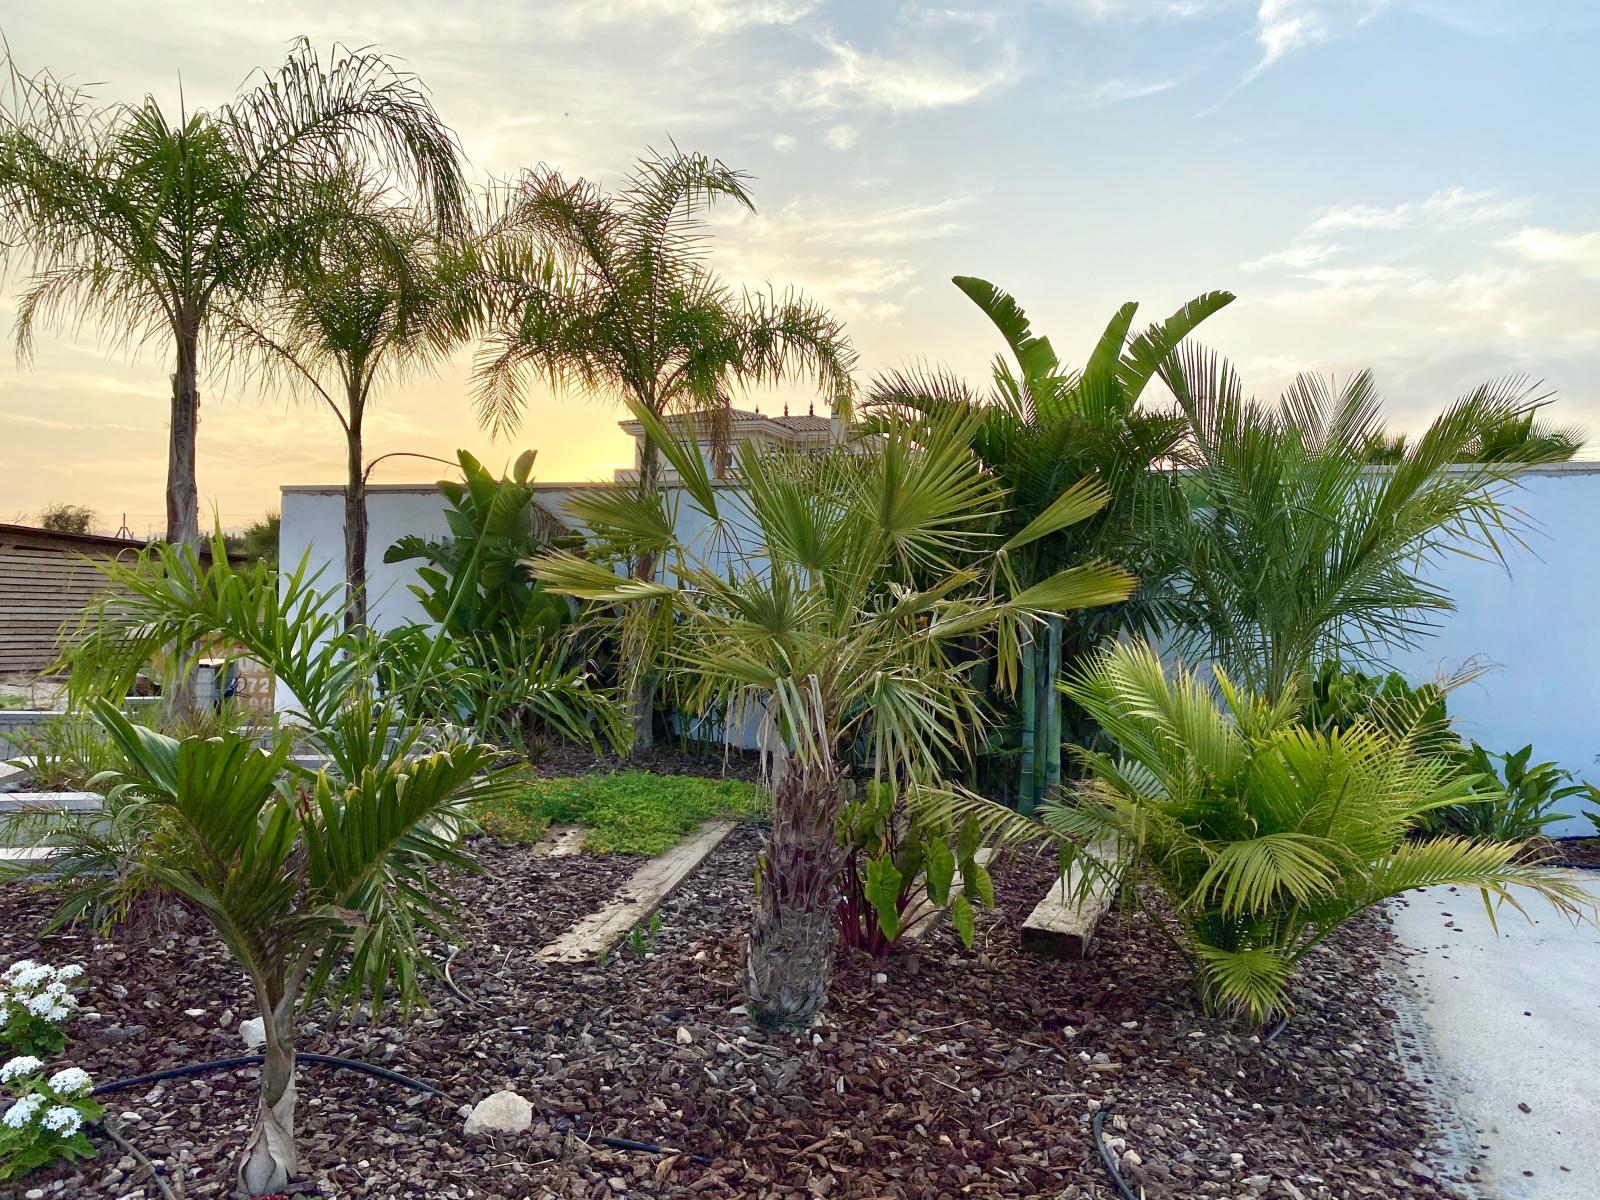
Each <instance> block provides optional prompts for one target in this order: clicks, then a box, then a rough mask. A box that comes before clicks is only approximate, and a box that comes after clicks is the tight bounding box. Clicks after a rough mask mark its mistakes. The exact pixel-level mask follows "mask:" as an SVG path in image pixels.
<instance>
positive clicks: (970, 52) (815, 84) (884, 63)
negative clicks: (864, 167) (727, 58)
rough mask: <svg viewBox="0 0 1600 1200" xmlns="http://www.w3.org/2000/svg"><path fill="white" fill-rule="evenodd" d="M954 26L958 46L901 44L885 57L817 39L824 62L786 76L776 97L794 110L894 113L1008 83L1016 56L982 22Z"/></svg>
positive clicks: (946, 103) (1011, 45) (949, 102)
mask: <svg viewBox="0 0 1600 1200" xmlns="http://www.w3.org/2000/svg"><path fill="white" fill-rule="evenodd" d="M943 24H945V25H948V24H949V22H948V21H946V22H944V23H943ZM962 29H963V31H964V34H965V36H964V39H963V40H962V41H961V43H960V44H958V45H955V46H951V45H948V44H944V43H946V42H948V40H949V39H948V38H939V39H933V40H929V39H920V38H918V39H907V40H906V42H905V43H903V44H902V45H900V46H897V48H896V50H895V51H894V52H892V53H878V52H874V51H869V50H862V49H859V48H858V47H857V46H856V45H854V44H853V43H851V42H848V41H841V40H838V39H836V38H824V39H823V40H822V41H821V42H820V45H821V48H822V49H823V51H824V53H825V54H826V57H827V61H826V62H824V63H823V64H822V65H821V66H817V67H812V68H809V69H806V70H802V71H797V72H795V73H793V74H791V75H790V76H789V77H788V78H787V79H785V80H783V82H782V83H781V84H780V85H779V88H778V92H779V95H780V97H781V98H782V99H783V100H784V101H785V102H786V103H787V104H788V105H790V106H792V107H795V108H802V109H841V108H855V109H865V110H878V111H883V112H891V113H899V112H912V111H917V110H921V109H937V108H949V107H951V106H954V105H959V104H967V103H969V102H971V101H973V100H976V99H977V98H979V97H980V96H983V95H984V94H986V93H988V92H992V91H996V90H999V89H1001V88H1004V87H1006V86H1008V85H1010V84H1012V83H1014V82H1016V80H1017V78H1018V76H1019V75H1020V73H1021V67H1022V54H1021V51H1020V50H1019V48H1018V47H1017V45H1016V43H1015V42H1013V41H1011V40H1009V39H1000V40H996V39H995V38H994V37H993V36H992V28H991V26H990V24H989V23H988V22H987V21H980V22H976V23H974V24H972V25H970V26H962ZM974 58H978V59H979V60H980V61H978V62H976V63H974V62H973V61H972V59H974Z"/></svg>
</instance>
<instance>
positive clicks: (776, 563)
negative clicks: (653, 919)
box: [533, 404, 1133, 1024]
mask: <svg viewBox="0 0 1600 1200" xmlns="http://www.w3.org/2000/svg"><path fill="white" fill-rule="evenodd" d="M633 408H634V413H635V415H636V416H637V417H638V419H639V420H640V422H641V423H642V424H643V425H644V426H645V428H646V429H647V430H648V431H649V433H650V434H651V435H652V436H653V437H654V438H655V439H656V441H657V444H658V445H659V446H660V447H661V449H662V452H663V454H665V456H666V457H667V459H668V461H669V462H670V463H671V464H672V466H673V467H675V468H676V469H677V470H678V472H679V473H680V475H681V477H682V478H683V480H684V484H685V488H686V492H687V495H688V503H690V504H691V505H692V506H693V508H694V509H695V510H696V511H697V512H698V514H699V515H700V516H701V517H703V518H704V523H705V524H707V525H709V526H710V527H711V528H712V529H716V528H719V527H731V528H737V529H740V530H753V531H755V534H756V536H757V538H758V539H759V542H760V545H761V546H762V548H763V550H764V561H763V560H756V561H750V562H739V561H736V560H729V559H728V558H727V557H726V555H720V556H719V554H718V553H717V546H718V545H719V543H717V542H716V540H715V539H711V540H709V541H707V542H706V543H704V544H702V545H700V546H685V545H684V544H682V543H681V542H679V541H678V540H677V539H676V536H675V534H674V530H675V529H676V528H677V527H678V523H677V522H676V521H675V520H674V519H673V517H674V516H675V514H674V513H672V512H670V511H668V510H667V508H666V507H665V506H664V505H663V504H661V503H660V502H659V500H658V499H657V498H654V497H641V496H640V495H639V494H638V493H637V492H634V491H628V490H620V491H616V492H612V493H606V494H599V495H590V496H587V497H585V498H582V499H581V500H579V501H578V502H577V503H576V504H575V505H574V508H573V515H574V516H575V517H577V518H578V519H580V520H582V521H583V522H584V523H585V524H586V525H588V526H589V527H590V528H591V529H593V530H595V532H596V534H597V535H598V536H599V538H600V539H601V540H602V541H611V542H614V543H616V544H620V545H629V544H637V543H638V542H639V540H640V539H641V538H644V539H647V546H648V548H649V549H651V550H653V551H655V552H657V553H659V554H661V555H664V556H665V558H666V560H667V562H668V564H669V566H670V570H671V573H672V575H673V577H674V578H675V579H676V581H677V584H678V586H669V585H668V584H665V583H654V582H650V581H645V580H637V579H626V578H620V577H619V576H617V575H616V574H614V573H613V572H612V571H611V570H610V569H609V568H608V567H607V566H606V565H604V564H603V563H601V562H597V561H594V560H592V559H587V558H580V557H578V556H576V555H573V554H569V553H550V554H546V555H544V556H542V557H540V558H538V559H536V560H534V563H533V570H534V573H535V575H536V576H537V577H538V578H539V579H540V580H541V581H543V582H544V583H545V584H546V585H547V586H549V587H551V588H553V589H555V590H557V591H563V592H566V593H568V594H571V595H574V596H578V597H581V598H585V599H591V600H600V601H604V602H607V603H611V604H617V605H622V606H625V607H627V608H629V609H631V612H632V618H633V619H636V620H638V621H641V622H645V623H653V622H655V621H656V620H657V619H658V618H657V617H656V616H655V615H654V614H652V613H651V612H650V611H649V610H650V608H651V607H652V606H658V607H659V608H661V609H663V610H665V611H666V612H667V614H668V617H667V619H666V623H667V625H668V628H669V629H670V631H671V635H672V639H673V640H672V642H671V645H670V649H669V651H668V653H667V654H666V655H665V662H666V667H665V677H666V679H667V681H668V682H669V683H670V684H672V685H673V686H675V687H676V688H677V689H678V693H679V694H680V695H681V696H682V697H683V707H684V709H685V711H686V712H687V713H689V714H691V715H692V716H693V717H694V718H708V717H711V716H713V715H718V716H720V717H721V718H722V719H723V720H724V721H726V722H727V723H728V727H730V728H741V727H744V726H746V725H747V724H748V723H750V722H752V721H759V722H761V723H763V724H765V725H766V726H767V727H768V728H769V729H770V730H771V731H772V732H773V734H774V735H775V736H776V738H777V739H778V740H779V741H781V743H782V744H783V745H784V746H785V747H786V748H787V751H788V758H787V764H786V766H785V768H784V769H783V770H781V771H780V772H778V773H777V778H776V780H775V783H774V792H773V824H772V832H771V835H770V837H769V838H768V841H767V845H766V847H765V851H764V853H763V855H762V859H761V865H760V868H759V874H758V880H757V899H756V914H755V921H754V925H753V927H752V930H751V934H750V941H749V949H748V956H747V978H746V993H747V997H748V1000H749V1005H750V1010H751V1014H752V1016H753V1017H755V1018H756V1019H757V1020H760V1021H766V1022H774V1023H782V1024H794V1023H803V1022H805V1021H808V1020H809V1019H810V1018H811V1017H812V1016H813V1015H814V1014H815V1013H816V1012H817V1011H818V1010H819V1009H820V1008H821V1007H822V1005H823V1003H824V1002H825V1000H826V998H827V991H828V986H829V982H830V980H831V976H832V965H833V956H834V951H835V946H836V943H837V936H838V934H837V928H836V926H835V906H836V899H837V886H838V877H839V871H840V865H841V850H840V846H839V837H838V832H837V825H838V818H839V814H840V809H841V806H842V805H843V803H844V802H845V800H846V798H847V797H848V795H849V794H850V790H851V789H852V788H853V787H854V786H855V783H854V779H855V776H856V773H857V772H858V771H860V772H864V773H867V774H870V775H871V777H872V778H873V779H875V780H877V781H881V782H884V783H887V784H888V785H889V786H890V787H892V788H893V789H894V790H895V791H896V792H897V793H904V792H906V791H909V790H925V791H938V790H939V789H940V788H941V787H942V780H943V779H944V778H945V776H946V774H947V772H948V771H949V770H950V769H951V768H952V767H954V766H956V765H957V764H958V763H959V762H960V760H961V756H962V755H963V754H965V753H969V752H970V751H971V749H972V747H973V739H974V738H975V737H977V736H978V735H979V734H980V733H981V731H982V728H983V725H984V713H983V706H982V705H981V703H980V701H979V699H978V693H977V692H976V690H975V689H974V687H973V685H972V683H971V681H970V679H969V678H968V676H969V674H970V671H971V669H972V665H973V662H974V660H973V658H972V657H971V656H970V654H967V653H965V651H966V649H967V648H968V647H969V646H970V645H971V643H972V642H973V641H974V640H978V641H980V642H992V643H994V644H995V645H996V646H997V648H998V649H997V654H998V657H999V659H1000V662H1001V675H1002V678H1003V680H1005V681H1007V682H1008V683H1009V684H1011V685H1013V686H1014V684H1015V678H1016V674H1015V665H1016V654H1017V644H1018V640H1019V638H1020V637H1021V635H1022V631H1023V630H1024V629H1026V628H1029V627H1031V626H1034V625H1036V624H1037V623H1038V622H1039V621H1041V620H1043V619H1045V618H1047V617H1049V616H1055V615H1059V614H1060V613H1062V612H1066V611H1069V610H1072V609H1075V608H1079V607H1083V606H1088V605H1094V604H1109V603H1115V602H1117V601H1119V600H1121V599H1123V598H1125V597H1126V596H1127V595H1128V593H1129V592H1130V591H1131V590H1132V587H1133V580H1132V578H1131V577H1130V576H1129V575H1128V574H1127V573H1126V572H1125V571H1123V570H1122V569H1121V568H1119V567H1115V566H1112V565H1110V564H1107V563H1100V562H1091V563H1087V564H1082V565H1078V566H1073V567H1066V568H1063V569H1061V570H1059V571H1057V572H1055V573H1054V574H1052V575H1050V576H1048V577H1046V578H1044V579H1041V580H1038V581H1036V582H1031V583H1028V584H1024V583H1022V582H1021V581H1020V580H1019V579H1018V578H1017V575H1016V572H1015V571H1013V570H1012V567H1011V563H1012V560H1013V556H1015V555H1016V554H1018V553H1019V552H1021V551H1022V550H1023V549H1024V548H1026V547H1027V546H1029V545H1031V544H1032V543H1033V542H1034V541H1036V540H1038V539H1039V538H1043V537H1048V536H1050V535H1051V534H1052V533H1054V532H1056V531H1057V530H1059V529H1061V528H1064V527H1066V526H1068V525H1070V524H1072V523H1074V522H1076V521H1081V520H1083V519H1085V518H1087V517H1089V516H1091V515H1093V514H1094V513H1095V512H1096V511H1097V510H1099V509H1100V508H1101V506H1103V505H1104V504H1105V502H1106V496H1105V492H1104V490H1103V489H1102V488H1100V487H1099V486H1098V485H1095V484H1093V483H1092V482H1082V483H1079V484H1077V485H1075V486H1073V487H1070V488H1067V489H1065V490H1064V491H1063V492H1062V493H1061V495H1059V496H1058V497H1057V499H1056V502H1055V503H1054V504H1052V505H1050V506H1049V507H1048V508H1047V509H1046V510H1045V511H1044V512H1042V513H1041V514H1040V515H1039V516H1038V517H1037V518H1036V519H1035V520H1034V521H1032V522H1030V523H1029V524H1028V525H1026V526H1025V527H1023V528H1022V529H1020V530H1018V531H1017V532H1016V533H1014V534H1013V535H1012V536H1011V537H1010V538H1008V539H1006V540H1005V541H1003V542H1000V543H999V544H994V539H986V537H985V534H984V527H985V525H986V524H988V523H990V522H992V520H993V513H994V511H995V510H996V509H997V508H999V507H1001V506H1002V505H1003V504H1004V493H1003V492H1002V491H1000V490H999V489H998V488H996V486H995V485H994V483H993V481H992V480H990V479H988V478H987V477H986V476H985V475H984V473H983V471H982V470H981V469H980V468H979V466H978V464H977V463H975V462H974V461H973V459H972V456H971V454H970V452H969V450H968V443H969V441H970V438H971V432H972V431H971V429H970V427H969V422H968V420H967V419H965V418H958V419H954V420H948V421H944V422H941V423H934V424H931V425H928V426H925V427H922V428H919V429H917V430H915V431H914V430H913V429H912V428H911V427H909V426H907V425H904V424H898V423H896V424H891V425H890V426H889V427H888V428H887V430H886V432H885V433H884V434H882V435H881V436H878V437H876V438H874V439H871V440H870V441H869V442H868V443H867V444H866V445H865V446H863V447H861V448H859V449H858V450H856V451H851V450H846V449H839V450H836V451H835V452H834V453H832V454H830V455H825V456H822V457H821V458H815V457H811V456H805V455H771V454H765V453H762V452H759V451H757V450H755V449H754V448H751V447H746V448H745V449H744V451H743V452H742V453H741V457H740V462H739V467H740V473H741V479H742V481H743V485H744V488H743V494H744V497H745V499H743V500H742V501H741V500H732V501H730V500H728V499H727V498H726V495H725V494H719V492H718V490H717V489H715V488H714V487H713V486H712V483H711V479H710V476H709V473H708V472H707V470H706V467H705V464H704V463H703V462H702V461H701V459H700V456H699V451H698V448H697V447H696V446H695V444H694V443H693V441H692V440H680V438H679V437H678V436H677V435H676V434H675V432H674V431H672V430H670V429H669V427H668V426H667V425H666V424H665V423H663V422H662V421H661V420H660V418H659V417H658V416H657V415H656V414H654V413H652V412H650V411H649V410H648V409H646V408H645V407H644V406H643V405H642V404H635V405H634V406H633ZM693 524H700V522H695V523H693ZM985 545H987V552H986V553H985V552H984V550H983V547H984V546H985ZM974 564H976V565H974Z"/></svg>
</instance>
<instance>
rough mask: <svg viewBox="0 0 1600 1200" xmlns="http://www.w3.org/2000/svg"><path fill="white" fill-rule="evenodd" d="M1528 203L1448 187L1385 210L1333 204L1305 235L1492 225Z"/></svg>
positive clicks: (1314, 219) (1320, 212) (1321, 212)
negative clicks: (1426, 196)
mask: <svg viewBox="0 0 1600 1200" xmlns="http://www.w3.org/2000/svg"><path fill="white" fill-rule="evenodd" d="M1528 203H1529V202H1528V200H1527V199H1525V198H1520V197H1517V198H1501V197H1500V196H1499V194H1498V193H1496V192H1469V191H1468V190H1467V189H1466V188H1463V187H1451V188H1445V189H1443V190H1441V191H1437V192H1434V193H1433V194H1432V195H1431V196H1429V197H1428V198H1427V199H1425V200H1419V201H1407V202H1406V203H1403V204H1396V205H1394V206H1392V207H1389V208H1382V207H1377V206H1374V205H1371V204H1343V205H1337V204H1336V205H1331V206H1329V207H1327V208H1322V209H1318V210H1317V211H1316V212H1314V213H1313V214H1312V215H1311V221H1310V223H1309V224H1307V226H1306V233H1307V234H1312V235H1315V234H1320V233H1329V232H1332V231H1335V230H1346V229H1356V230H1398V229H1416V228H1423V227H1426V228H1432V229H1438V228H1441V227H1446V228H1454V229H1460V228H1464V227H1467V226H1472V225H1492V224H1496V223H1498V222H1502V221H1505V220H1507V219H1508V218H1512V217H1516V216H1519V215H1520V214H1522V213H1524V212H1526V211H1527V209H1528Z"/></svg>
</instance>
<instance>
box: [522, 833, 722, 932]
mask: <svg viewBox="0 0 1600 1200" xmlns="http://www.w3.org/2000/svg"><path fill="white" fill-rule="evenodd" d="M737 827H738V822H736V821H708V822H707V823H706V824H704V825H702V826H701V827H700V829H699V831H698V832H696V833H694V834H691V835H690V836H689V837H687V838H685V839H684V840H683V841H681V842H679V843H678V844H677V845H676V846H674V847H673V848H672V849H671V850H668V851H667V852H666V853H665V854H659V855H657V856H656V857H655V858H652V859H651V860H650V861H649V862H647V863H645V864H644V865H643V866H642V867H640V868H639V869H638V870H637V871H635V872H634V873H633V877H632V878H631V879H629V880H628V882H627V883H625V884H623V885H622V892H621V894H620V895H618V896H617V897H616V898H615V899H613V900H610V901H608V902H606V903H605V904H603V905H601V907H600V908H598V909H596V910H595V911H594V912H592V913H590V914H589V915H588V916H587V917H585V918H583V920H581V921H579V922H578V923H577V924H576V925H574V926H572V928H570V929H568V930H567V931H566V932H565V933H563V934H562V935H561V936H560V937H558V938H557V939H556V940H555V941H553V942H551V943H550V944H549V945H548V946H546V947H544V949H542V950H540V951H539V953H538V954H537V955H536V956H535V957H537V958H538V960H539V961H540V962H550V963H579V962H592V961H593V960H594V959H595V958H597V957H599V955H600V954H601V953H602V952H603V951H606V950H609V949H611V947H612V946H614V945H616V944H617V942H619V941H621V940H622V938H623V937H624V936H626V934H627V932H628V930H630V929H633V928H635V927H636V926H638V925H640V924H642V923H643V922H645V921H647V920H649V919H650V914H651V913H653V912H655V910H656V909H657V908H659V907H660V906H661V902H662V901H663V900H665V899H666V898H667V897H668V896H670V895H671V894H672V893H673V891H674V889H676V888H677V886H678V885H679V884H680V883H682V882H683V881H684V879H686V878H687V877H688V875H689V872H691V871H693V870H694V869H695V868H696V867H698V866H699V865H700V863H701V862H702V861H703V860H704V859H705V857H706V855H708V854H710V853H711V852H712V851H713V850H715V849H716V848H717V847H718V846H720V845H721V844H722V842H723V839H724V838H726V837H727V836H728V835H729V834H730V833H732V832H733V831H734V829H735V828H737Z"/></svg>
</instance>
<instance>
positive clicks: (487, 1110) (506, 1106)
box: [462, 1092, 533, 1137]
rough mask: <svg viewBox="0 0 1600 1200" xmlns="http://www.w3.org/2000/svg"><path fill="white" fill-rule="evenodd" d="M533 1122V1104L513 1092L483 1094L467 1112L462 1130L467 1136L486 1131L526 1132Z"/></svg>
mask: <svg viewBox="0 0 1600 1200" xmlns="http://www.w3.org/2000/svg"><path fill="white" fill-rule="evenodd" d="M532 1124H533V1105H532V1104H530V1103H529V1102H528V1101H527V1100H524V1099H523V1098H522V1097H521V1096H519V1095H517V1093H515V1092H494V1093H491V1094H490V1095H488V1096H485V1097H484V1098H483V1099H482V1100H479V1101H478V1103H477V1104H476V1105H475V1106H474V1107H473V1110H472V1111H471V1112H470V1113H468V1114H467V1120H466V1124H465V1125H464V1126H463V1127H462V1132H463V1133H465V1134H466V1135H467V1136H468V1137H481V1136H483V1135H484V1134H487V1133H526V1132H527V1131H528V1127H529V1126H530V1125H532Z"/></svg>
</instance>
